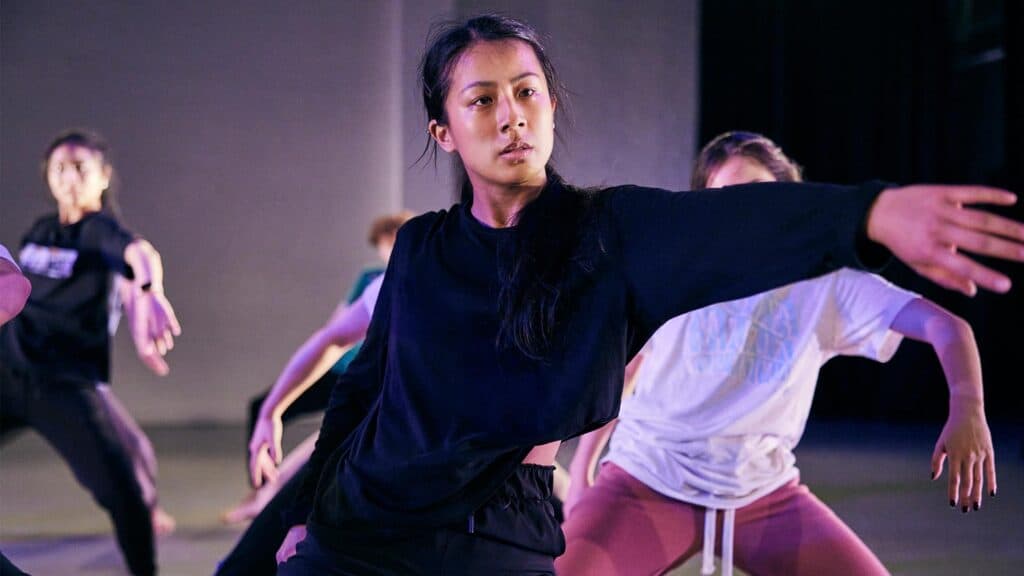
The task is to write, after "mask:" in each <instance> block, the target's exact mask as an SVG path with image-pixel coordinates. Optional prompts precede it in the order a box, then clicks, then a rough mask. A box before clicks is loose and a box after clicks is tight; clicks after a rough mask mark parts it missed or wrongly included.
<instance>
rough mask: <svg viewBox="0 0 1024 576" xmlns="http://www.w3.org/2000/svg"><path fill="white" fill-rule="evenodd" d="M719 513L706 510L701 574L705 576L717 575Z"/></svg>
mask: <svg viewBox="0 0 1024 576" xmlns="http://www.w3.org/2000/svg"><path fill="white" fill-rule="evenodd" d="M717 517H718V511H717V510H715V509H714V508H705V509H704V556H703V558H702V562H701V567H700V573H701V574H703V575H704V576H708V575H710V574H714V573H715V519H716V518H717Z"/></svg>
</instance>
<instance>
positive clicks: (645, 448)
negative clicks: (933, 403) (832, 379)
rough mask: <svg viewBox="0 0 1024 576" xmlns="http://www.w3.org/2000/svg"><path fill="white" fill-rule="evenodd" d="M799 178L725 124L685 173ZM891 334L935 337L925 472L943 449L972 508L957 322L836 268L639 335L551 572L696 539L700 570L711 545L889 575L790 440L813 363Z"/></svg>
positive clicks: (974, 370) (570, 572) (876, 350)
mask: <svg viewBox="0 0 1024 576" xmlns="http://www.w3.org/2000/svg"><path fill="white" fill-rule="evenodd" d="M799 179H800V171H799V167H798V166H797V165H796V164H794V163H793V162H792V161H791V160H789V159H788V158H787V157H786V156H785V155H784V154H783V153H782V151H781V150H780V149H779V148H778V147H777V146H776V145H775V144H774V143H773V142H771V140H769V139H767V138H765V137H764V136H761V135H758V134H751V133H746V132H731V133H726V134H723V135H721V136H719V137H718V138H715V139H714V140H713V141H712V142H711V143H709V144H708V145H707V146H706V147H705V148H704V150H703V151H702V152H701V156H700V158H699V159H698V161H697V166H696V168H695V170H694V175H693V181H692V186H693V188H694V189H700V188H718V187H722V186H728V185H735V184H744V183H752V182H770V181H794V180H799ZM903 336H907V337H910V338H913V339H915V340H922V341H925V342H928V343H930V344H932V346H934V348H935V351H936V353H937V355H938V357H939V361H940V363H941V364H942V368H943V371H944V373H945V376H946V380H947V382H948V383H949V390H950V413H949V418H948V420H947V422H946V425H945V427H944V428H943V430H942V434H941V435H940V436H939V439H938V442H937V443H936V445H935V451H934V453H933V456H932V477H933V478H937V477H938V476H939V475H940V473H941V471H942V468H943V462H944V460H945V459H947V458H948V459H949V465H950V466H949V489H948V493H949V501H950V505H953V506H957V505H959V506H961V509H962V510H963V512H967V511H968V510H969V509H970V508H971V507H973V508H974V509H975V510H977V509H978V508H979V507H980V506H981V500H982V491H983V488H984V486H985V485H986V484H987V485H988V487H989V489H990V493H991V494H993V495H994V494H995V490H996V477H995V462H994V458H993V449H992V440H991V435H990V433H989V429H988V425H987V423H986V420H985V413H984V405H983V396H982V381H981V365H980V360H979V357H978V351H977V346H976V344H975V341H974V337H973V334H972V333H971V329H970V326H969V325H968V324H967V323H966V322H965V321H963V320H962V319H960V318H957V317H956V316H954V315H952V314H950V313H949V312H947V311H946V310H943V309H942V308H939V307H938V306H936V305H935V304H933V303H931V302H929V301H928V300H925V299H923V298H921V297H919V296H918V295H916V294H913V293H910V292H907V291H905V290H903V289H901V288H899V287H897V286H894V285H892V284H890V283H889V282H887V281H886V280H884V279H882V278H881V277H879V276H876V275H873V274H868V273H864V272H858V271H853V270H849V269H841V270H838V271H836V272H833V273H830V274H827V275H824V276H821V277H819V278H815V279H812V280H806V281H803V282H799V283H796V284H791V285H789V286H785V287H782V288H778V289H775V290H772V291H769V292H765V293H762V294H758V295H755V296H751V297H749V298H744V299H742V300H735V301H732V302H726V303H722V304H716V305H713V306H708V307H706V308H703V309H700V310H697V311H694V312H691V313H688V314H685V315H682V316H679V317H677V318H674V319H673V320H671V321H669V322H668V323H666V324H665V325H664V326H662V327H661V328H660V329H659V330H658V331H657V332H656V333H655V334H654V336H653V337H651V339H650V341H648V343H647V345H646V346H645V347H644V349H643V350H642V351H641V353H640V354H639V355H638V357H637V359H636V360H634V362H633V363H632V365H633V366H632V367H633V369H634V370H636V369H637V366H636V364H637V363H641V362H642V364H641V366H640V367H639V370H638V371H637V372H636V377H635V379H633V382H632V386H627V394H629V390H630V389H631V390H632V395H631V396H630V397H628V398H627V399H626V400H625V401H624V402H623V405H622V409H621V411H620V414H619V418H618V420H617V422H616V421H613V422H612V423H610V424H609V425H607V426H605V427H603V428H601V429H598V430H595V431H594V432H592V433H590V434H588V435H586V436H584V437H583V438H581V440H580V443H579V447H578V448H577V452H576V454H575V456H574V458H573V463H572V466H571V468H570V474H571V477H572V483H571V485H570V489H569V497H568V499H567V501H566V516H567V518H568V520H567V521H566V523H565V524H564V525H563V529H564V530H565V534H566V540H567V550H566V553H565V555H564V556H562V557H561V558H559V559H558V561H557V562H556V567H557V570H558V573H559V574H562V575H565V576H574V575H578V574H587V575H598V576H604V575H627V574H660V573H663V572H665V571H668V570H669V569H671V568H672V567H675V566H678V565H680V564H682V563H683V562H685V561H686V560H687V559H688V558H690V557H691V556H693V555H695V554H697V553H699V552H701V551H702V550H703V566H702V573H703V574H711V573H713V571H714V554H715V552H716V550H720V554H721V556H722V559H723V573H724V574H731V573H732V565H733V563H734V562H735V564H736V565H738V566H739V567H740V568H742V569H744V570H746V571H748V572H751V573H754V574H787V575H794V574H857V575H865V574H886V573H887V571H886V569H885V567H884V566H882V564H881V562H880V561H879V560H878V558H877V557H876V556H875V555H874V554H873V553H872V552H871V551H870V550H869V549H868V548H867V546H865V545H864V543H863V542H862V541H861V540H860V539H859V538H858V537H857V535H856V534H854V533H853V531H852V530H850V529H849V528H848V527H847V526H846V525H845V524H844V523H843V522H842V520H840V519H839V518H838V517H837V516H836V515H835V514H834V513H833V512H832V511H831V510H830V509H829V508H828V507H827V506H825V504H823V503H822V502H821V501H820V500H818V499H817V498H816V497H815V496H814V495H813V494H812V493H811V492H810V491H809V490H808V489H807V487H806V486H805V485H803V484H801V483H800V479H799V472H798V470H797V468H796V466H795V465H794V464H795V458H794V455H793V449H794V447H795V446H796V445H797V443H798V442H799V441H800V437H801V435H802V434H803V431H804V425H805V423H806V421H807V416H808V413H809V412H810V408H811V401H812V399H813V397H814V389H815V386H816V384H817V378H818V372H819V370H820V368H821V366H822V365H823V364H824V363H825V362H826V361H828V360H829V359H830V358H832V357H834V356H838V355H849V356H863V357H867V358H871V359H874V360H877V361H880V362H885V361H887V360H889V358H891V357H892V355H893V354H894V353H895V351H896V348H897V347H898V346H899V343H900V341H901V339H902V337H903ZM613 427H614V435H612V441H611V448H610V451H609V453H608V455H607V456H606V457H605V458H604V460H603V462H604V464H603V466H602V468H601V472H600V475H599V476H598V477H597V480H596V482H594V481H593V479H592V478H593V469H594V464H595V463H596V460H597V457H598V456H599V455H600V453H601V451H602V450H603V448H604V445H605V442H607V440H608V437H609V436H610V435H611V433H612V429H613ZM719 512H721V514H719ZM718 538H721V544H720V545H719V546H718V548H716V544H715V543H716V539H718Z"/></svg>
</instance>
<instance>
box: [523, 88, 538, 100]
mask: <svg viewBox="0 0 1024 576" xmlns="http://www.w3.org/2000/svg"><path fill="white" fill-rule="evenodd" d="M536 93H537V89H536V88H523V89H522V90H520V91H519V95H520V96H522V97H524V98H529V97H530V96H533V95H534V94H536Z"/></svg>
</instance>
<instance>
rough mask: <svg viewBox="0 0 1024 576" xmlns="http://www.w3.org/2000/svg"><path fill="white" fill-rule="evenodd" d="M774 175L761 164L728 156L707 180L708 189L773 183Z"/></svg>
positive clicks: (743, 158)
mask: <svg viewBox="0 0 1024 576" xmlns="http://www.w3.org/2000/svg"><path fill="white" fill-rule="evenodd" d="M775 181H776V180H775V175H773V174H772V173H771V171H769V170H768V169H767V168H765V167H764V165H763V164H761V163H760V162H758V161H757V160H754V159H753V158H747V157H746V156H730V157H729V159H728V160H726V161H725V162H724V163H723V164H722V165H721V166H719V167H718V170H715V171H714V172H713V173H712V174H711V177H710V178H708V184H707V187H708V188H722V187H723V186H736V185H739V184H753V183H755V182H775Z"/></svg>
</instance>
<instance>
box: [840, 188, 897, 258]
mask: <svg viewBox="0 0 1024 576" xmlns="http://www.w3.org/2000/svg"><path fill="white" fill-rule="evenodd" d="M892 186H893V185H892V184H891V183H888V182H882V181H879V180H873V181H871V182H866V183H864V184H862V185H861V186H860V187H859V188H858V189H857V192H856V194H857V196H858V205H859V207H860V208H861V209H860V210H854V211H851V212H850V213H849V215H850V216H849V217H848V218H843V219H842V221H841V222H839V223H838V226H836V231H837V232H838V233H839V234H841V235H842V236H841V238H840V241H841V242H844V243H845V242H849V239H850V238H853V244H852V248H853V251H852V254H851V255H850V256H849V258H848V260H849V263H848V264H847V265H849V266H851V267H853V268H859V269H862V270H869V271H872V272H878V271H880V270H882V269H883V268H885V267H886V266H887V265H888V264H889V263H890V262H891V261H892V258H893V256H892V252H890V251H889V249H888V248H886V247H885V246H883V245H881V244H879V243H877V242H875V241H873V240H871V239H870V238H868V214H870V212H871V208H872V206H874V203H875V200H876V199H878V195H879V194H881V193H882V190H885V189H886V188H890V187H892Z"/></svg>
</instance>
